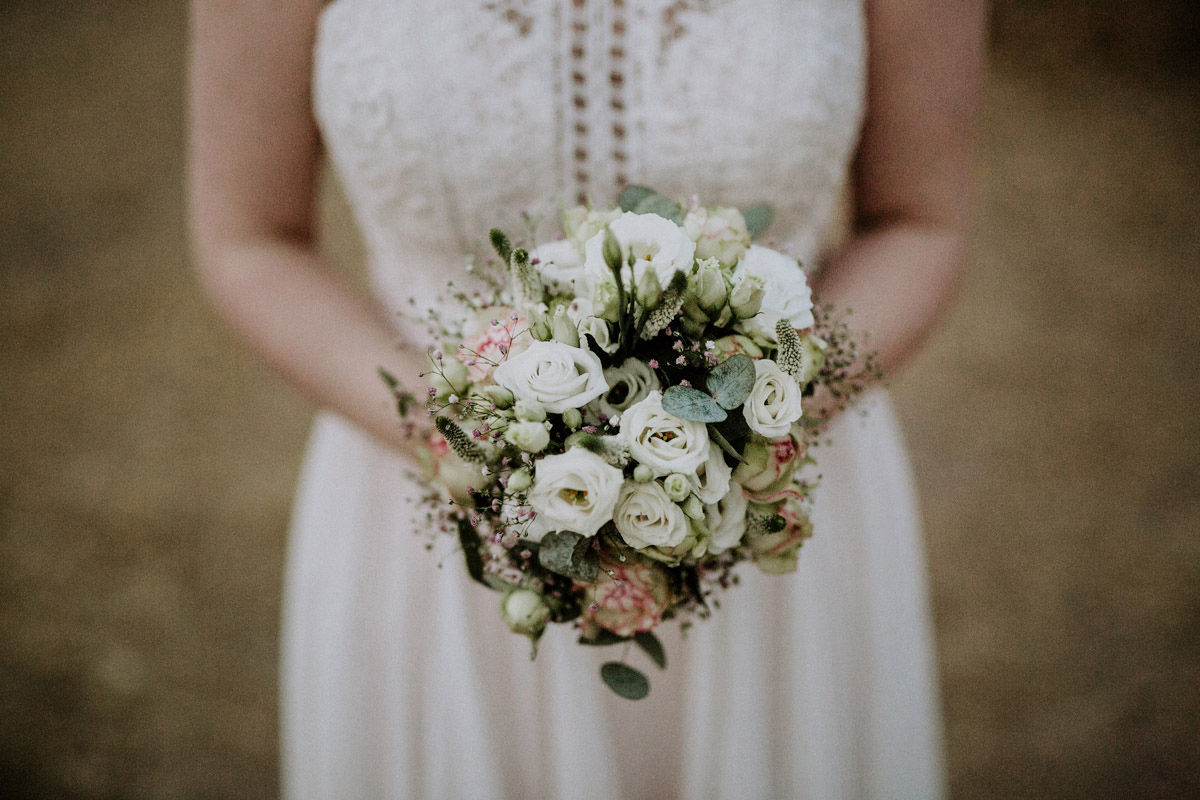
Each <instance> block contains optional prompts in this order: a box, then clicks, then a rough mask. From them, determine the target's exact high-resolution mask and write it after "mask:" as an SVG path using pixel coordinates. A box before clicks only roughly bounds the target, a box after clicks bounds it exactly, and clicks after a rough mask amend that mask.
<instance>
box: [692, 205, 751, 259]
mask: <svg viewBox="0 0 1200 800" xmlns="http://www.w3.org/2000/svg"><path fill="white" fill-rule="evenodd" d="M683 229H684V230H685V231H686V232H687V235H688V237H690V238H691V240H692V241H693V242H695V243H696V258H700V259H703V258H715V259H717V261H720V262H721V263H722V264H724V265H726V266H728V267H732V266H733V265H734V264H736V263H737V260H738V259H739V258H741V257H742V254H743V253H745V252H746V248H747V247H749V246H750V232H749V231H747V230H746V218H745V217H743V216H742V212H741V211H738V210H737V209H736V208H704V207H699V208H693V209H692V210H691V211H689V212H688V213H687V216H686V217H684V218H683Z"/></svg>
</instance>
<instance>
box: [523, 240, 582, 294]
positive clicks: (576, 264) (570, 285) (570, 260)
mask: <svg viewBox="0 0 1200 800" xmlns="http://www.w3.org/2000/svg"><path fill="white" fill-rule="evenodd" d="M529 256H530V259H534V258H536V259H537V260H538V263H537V265H536V267H535V268H536V269H537V271H538V273H539V274H540V275H541V276H542V283H544V284H546V285H547V286H548V287H549V288H550V293H551V294H563V293H569V292H573V291H574V290H575V283H576V281H577V280H579V279H581V278H582V277H583V253H581V252H580V251H579V247H578V246H577V245H576V244H575V243H574V242H572V241H570V240H569V239H560V240H558V241H551V242H543V243H542V244H539V245H538V246H537V247H535V248H533V250H532V251H531V252H530V253H529Z"/></svg>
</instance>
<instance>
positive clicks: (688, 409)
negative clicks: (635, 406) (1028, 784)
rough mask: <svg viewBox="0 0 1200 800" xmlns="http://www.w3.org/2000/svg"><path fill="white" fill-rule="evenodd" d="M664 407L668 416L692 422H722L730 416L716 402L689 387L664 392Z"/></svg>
mask: <svg viewBox="0 0 1200 800" xmlns="http://www.w3.org/2000/svg"><path fill="white" fill-rule="evenodd" d="M662 407H663V410H664V411H666V412H667V413H668V414H674V415H675V416H677V417H679V418H680V419H686V420H690V421H692V422H720V421H722V420H723V419H725V418H726V417H727V416H729V415H728V414H726V413H725V409H723V408H721V406H719V405H717V401H716V400H714V399H712V398H711V397H709V396H708V395H706V394H705V393H704V392H702V391H700V390H699V389H693V388H691V387H689V386H672V387H670V388H669V389H667V390H666V391H665V392H663V398H662Z"/></svg>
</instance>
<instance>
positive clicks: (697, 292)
mask: <svg viewBox="0 0 1200 800" xmlns="http://www.w3.org/2000/svg"><path fill="white" fill-rule="evenodd" d="M688 284H689V285H688V294H689V295H693V296H694V297H695V299H696V303H697V304H698V305H699V306H700V309H701V310H702V311H703V312H704V313H705V314H706V315H707V316H708V318H709V319H712V318H713V317H715V316H717V314H719V313H720V312H721V308H722V307H723V306H724V305H725V302H726V301H727V300H728V299H729V289H728V287H727V286H726V284H725V275H724V273H722V272H721V267H720V266H719V265H718V264H717V260H716V259H715V258H706V259H704V260H703V261H701V262H700V263H699V265H698V267H697V269H696V272H695V273H693V274H692V276H691V278H689V279H688Z"/></svg>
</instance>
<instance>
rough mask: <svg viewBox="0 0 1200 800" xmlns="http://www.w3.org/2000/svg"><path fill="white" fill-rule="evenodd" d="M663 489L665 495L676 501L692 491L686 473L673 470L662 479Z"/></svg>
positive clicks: (678, 501) (680, 500)
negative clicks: (681, 473)
mask: <svg viewBox="0 0 1200 800" xmlns="http://www.w3.org/2000/svg"><path fill="white" fill-rule="evenodd" d="M663 489H665V490H666V491H667V497H669V498H671V500H673V501H674V502H676V503H681V502H683V500H684V498H686V497H687V496H688V495H689V494H691V493H692V483H691V481H689V480H688V479H687V476H686V475H680V474H679V473H678V472H673V473H671V474H670V475H668V476H667V477H666V478H664V479H663ZM701 516H703V515H701Z"/></svg>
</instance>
